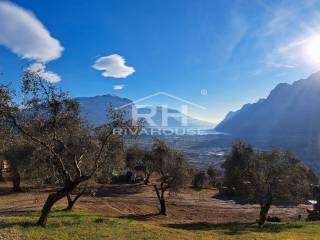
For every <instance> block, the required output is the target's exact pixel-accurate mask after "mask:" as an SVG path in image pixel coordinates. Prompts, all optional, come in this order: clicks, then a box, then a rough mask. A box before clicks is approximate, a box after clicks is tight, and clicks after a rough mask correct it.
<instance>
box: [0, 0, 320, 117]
mask: <svg viewBox="0 0 320 240" xmlns="http://www.w3.org/2000/svg"><path fill="white" fill-rule="evenodd" d="M2 2H3V1H2ZM6 3H7V4H8V3H9V4H11V5H12V4H15V5H13V6H14V7H18V6H19V9H20V10H21V11H30V12H32V14H31V13H30V12H27V14H29V15H30V16H29V17H32V18H34V19H37V21H38V22H40V23H41V24H42V26H37V27H35V24H31V23H30V24H25V25H24V26H23V28H26V29H24V30H23V31H22V32H21V31H20V33H19V36H13V33H12V31H11V30H12V29H15V28H17V27H19V26H20V25H19V24H21V22H22V21H21V22H20V23H19V21H18V20H17V19H18V18H19V17H20V15H18V14H17V15H16V14H15V16H14V17H13V14H11V12H10V14H11V15H10V14H2V15H1V8H0V72H1V76H0V81H1V82H4V83H11V84H12V86H14V87H17V86H18V85H19V81H20V80H19V78H20V76H21V72H22V69H23V68H24V67H26V66H28V65H29V64H33V63H35V62H42V64H45V66H46V69H45V70H44V71H52V74H56V75H54V76H58V77H59V79H58V80H60V79H61V81H59V82H58V83H56V84H57V85H58V86H61V87H63V88H64V89H66V90H67V91H69V92H70V94H71V95H72V96H75V97H78V96H95V95H102V94H107V93H110V94H116V95H119V96H122V97H127V98H129V99H132V100H135V99H139V98H141V97H144V96H147V95H150V94H153V93H155V92H159V91H164V92H168V93H170V94H173V95H176V96H178V97H181V98H184V99H187V100H188V101H191V102H194V103H197V104H200V105H202V106H205V107H206V108H207V110H205V111H204V110H200V109H198V110H194V111H193V112H192V113H191V115H193V116H195V117H198V118H200V119H204V120H208V121H212V122H218V121H219V120H221V119H222V118H223V117H224V116H225V114H226V113H227V112H228V111H230V110H237V109H238V108H240V107H241V106H242V105H243V104H245V103H248V102H255V101H257V100H258V99H260V98H264V97H266V96H267V95H268V93H269V92H270V90H271V89H272V88H274V87H275V86H276V84H278V83H280V82H289V83H290V82H293V81H295V80H298V79H300V78H306V77H308V76H309V75H310V74H311V73H313V72H315V71H318V70H320V66H319V65H320V37H319V36H320V35H318V34H320V32H319V30H320V24H319V23H320V4H319V2H317V1H298V0H297V1H279V0H277V1H270V0H269V1H267V0H239V1H223V0H221V1H219V0H215V1H213V0H91V1H88V0H68V1H66V0H55V1H52V0H41V1H39V0H17V1H10V2H8V1H6ZM0 6H1V5H0ZM2 11H5V10H3V9H2ZM13 11H14V9H13ZM21 16H23V15H21ZM29 17H27V18H26V19H29ZM13 20H17V23H15V21H13ZM24 22H26V20H24ZM14 24H16V25H15V26H13V25H14ZM34 27H35V28H36V30H34V29H32V28H34ZM3 28H6V29H5V31H3ZM29 28H30V29H29ZM41 28H42V30H41ZM8 29H9V30H8ZM43 29H45V30H43ZM29 31H31V33H30V34H29ZM36 31H39V34H34V33H35V32H36ZM45 31H47V33H48V34H47V35H46V34H45ZM6 33H7V35H5V36H1V35H3V34H6ZM37 33H38V32H37ZM41 34H44V35H46V37H43V39H42V35H41ZM35 37H38V38H39V37H40V38H41V39H40V40H39V39H33V38H35ZM11 38H14V41H12V40H11ZM17 39H18V40H19V41H18V40H17ZM23 41H25V42H28V43H29V42H30V44H23V46H20V45H19V44H21V42H23ZM38 41H39V43H38ZM33 43H34V44H33ZM38 46H42V47H43V49H44V50H43V49H40V50H41V51H40V50H39V49H37V47H38ZM29 48H30V49H29ZM48 49H49V50H50V51H49V50H48ZM110 55H111V56H112V57H111V58H104V57H107V56H109V57H110ZM318 56H319V57H318ZM99 59H100V60H101V61H100V65H99V66H98V67H95V68H94V67H92V66H93V65H94V64H95V63H96V62H97V61H98V60H99ZM110 59H111V60H112V61H111V60H110ZM123 60H125V62H123ZM110 61H111V65H112V64H116V67H119V68H117V69H114V68H112V66H111V68H112V69H111V70H110V66H109V65H110ZM114 61H115V62H114ZM121 61H122V62H121ZM106 64H109V65H108V66H109V68H107V67H106ZM117 64H118V65H117ZM99 68H100V70H99ZM103 68H106V69H105V76H102V73H103V72H104V71H103V70H102V69H103ZM119 71H120V72H119ZM115 86H117V87H115ZM114 88H118V89H117V90H115V89H114ZM203 89H205V90H206V92H207V94H206V95H203V94H201V90H203ZM154 103H156V104H161V100H159V99H154Z"/></svg>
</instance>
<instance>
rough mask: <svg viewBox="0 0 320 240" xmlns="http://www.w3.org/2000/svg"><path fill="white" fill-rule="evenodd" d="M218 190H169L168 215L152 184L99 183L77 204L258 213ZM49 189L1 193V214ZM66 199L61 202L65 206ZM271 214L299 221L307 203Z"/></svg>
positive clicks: (182, 212)
mask: <svg viewBox="0 0 320 240" xmlns="http://www.w3.org/2000/svg"><path fill="white" fill-rule="evenodd" d="M0 190H1V188H0ZM215 193H216V192H215V191H213V190H203V191H200V192H199V191H194V190H193V189H185V190H184V191H182V192H181V193H179V194H175V195H172V194H168V196H167V199H168V201H167V206H168V207H167V208H168V216H167V217H161V216H156V213H157V211H158V209H157V206H158V202H157V199H156V196H155V193H154V191H153V188H152V186H144V185H140V186H134V185H112V186H110V185H109V186H100V188H99V189H98V190H97V192H96V194H95V196H84V197H82V198H81V199H80V201H79V203H78V205H77V206H80V207H81V208H85V209H88V210H89V211H91V212H95V213H99V214H104V215H109V216H120V217H131V218H134V219H139V220H151V221H161V222H163V221H165V222H171V223H181V222H208V223H230V222H254V221H255V220H256V218H257V215H258V210H259V207H258V205H251V204H238V203H235V202H234V201H232V200H221V199H217V198H214V197H213V196H214V195H215ZM47 196H48V192H47V191H44V190H42V191H39V190H32V191H30V192H24V193H17V194H13V193H11V194H9V193H6V194H1V191H0V215H1V214H12V213H14V212H17V211H32V210H40V209H41V206H42V204H43V203H44V201H45V199H46V197H47ZM65 204H66V201H65V200H63V201H61V202H59V204H58V206H59V207H63V206H65ZM270 215H272V216H278V217H280V218H281V219H282V220H287V221H288V220H290V221H297V220H298V219H299V217H298V216H299V215H301V217H302V219H305V217H306V206H303V205H300V206H298V207H279V206H277V207H272V208H271V211H270Z"/></svg>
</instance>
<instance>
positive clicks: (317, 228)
mask: <svg viewBox="0 0 320 240" xmlns="http://www.w3.org/2000/svg"><path fill="white" fill-rule="evenodd" d="M38 215H39V213H38V212H24V213H18V214H14V215H13V214H11V215H5V216H0V239H25V240H29V239H30V240H36V239H52V240H58V239H59V240H64V239H68V240H70V239H135V240H140V239H148V240H150V239H174V240H179V239H188V240H191V239H217V240H218V239H243V240H247V239H270V240H277V239H279V240H280V239H281V240H284V239H290V240H294V239H299V240H303V239H314V240H316V239H317V240H318V239H320V223H290V224H289V223H273V224H271V223H268V224H266V225H265V226H264V227H263V228H259V227H257V226H256V225H245V224H225V225H212V224H208V223H189V224H166V223H161V222H159V223H158V222H150V221H137V220H132V219H126V218H114V217H105V216H100V215H95V214H90V213H87V212H83V211H79V210H77V211H74V212H68V213H66V212H54V213H52V214H51V215H50V218H49V221H48V225H47V227H45V228H43V227H38V226H34V225H33V223H34V222H36V220H37V217H38Z"/></svg>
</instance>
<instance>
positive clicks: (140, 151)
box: [126, 145, 155, 185]
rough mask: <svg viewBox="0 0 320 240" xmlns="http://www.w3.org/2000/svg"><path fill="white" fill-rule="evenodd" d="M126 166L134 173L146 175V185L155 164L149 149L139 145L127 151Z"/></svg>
mask: <svg viewBox="0 0 320 240" xmlns="http://www.w3.org/2000/svg"><path fill="white" fill-rule="evenodd" d="M126 165H127V167H128V168H129V169H131V170H132V171H135V170H138V171H142V172H143V174H144V184H146V185H147V184H148V183H149V180H150V177H151V175H152V173H153V172H154V170H155V168H154V166H155V164H154V161H153V155H152V152H151V151H150V150H149V149H146V148H142V147H139V146H137V145H133V146H130V147H129V148H128V149H127V151H126Z"/></svg>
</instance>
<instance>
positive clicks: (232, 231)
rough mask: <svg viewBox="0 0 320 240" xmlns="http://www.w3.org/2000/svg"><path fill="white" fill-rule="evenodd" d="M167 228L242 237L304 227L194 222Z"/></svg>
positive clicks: (292, 224) (170, 225) (284, 224)
mask: <svg viewBox="0 0 320 240" xmlns="http://www.w3.org/2000/svg"><path fill="white" fill-rule="evenodd" d="M164 226H166V227H170V228H175V229H184V230H196V231H210V230H217V231H223V233H224V234H226V235H240V234H244V233H249V232H255V233H259V232H264V233H279V232H283V231H286V230H290V229H299V228H301V227H303V225H301V224H297V223H291V224H286V223H281V224H272V223H267V224H265V225H264V226H262V227H259V226H258V225H257V224H244V223H228V224H210V223H207V222H194V223H181V224H166V225H164Z"/></svg>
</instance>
